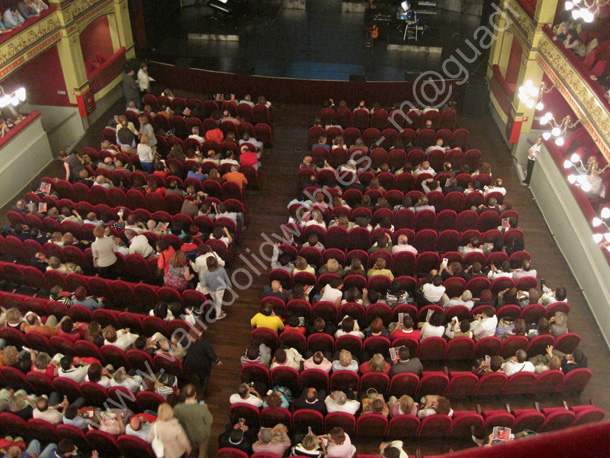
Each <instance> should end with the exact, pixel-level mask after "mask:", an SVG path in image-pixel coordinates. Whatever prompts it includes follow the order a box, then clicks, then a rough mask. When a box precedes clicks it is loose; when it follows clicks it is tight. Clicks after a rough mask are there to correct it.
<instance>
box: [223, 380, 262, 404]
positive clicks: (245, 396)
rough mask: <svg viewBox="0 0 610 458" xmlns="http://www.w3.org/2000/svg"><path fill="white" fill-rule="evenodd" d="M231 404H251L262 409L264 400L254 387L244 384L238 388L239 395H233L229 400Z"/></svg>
mask: <svg viewBox="0 0 610 458" xmlns="http://www.w3.org/2000/svg"><path fill="white" fill-rule="evenodd" d="M229 403H231V404H237V403H240V404H250V405H252V406H254V407H259V408H260V407H262V406H263V398H262V397H261V395H260V394H259V393H258V391H256V389H254V387H253V386H250V385H248V384H247V383H242V384H240V385H239V386H238V387H237V393H234V394H232V395H231V397H230V398H229Z"/></svg>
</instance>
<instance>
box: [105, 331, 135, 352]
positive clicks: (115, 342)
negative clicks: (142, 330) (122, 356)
mask: <svg viewBox="0 0 610 458" xmlns="http://www.w3.org/2000/svg"><path fill="white" fill-rule="evenodd" d="M103 334H104V345H112V346H114V347H118V348H120V349H121V350H127V349H129V347H131V346H132V345H133V343H134V342H135V341H136V339H137V338H138V335H137V334H132V333H131V332H130V330H129V328H125V329H119V330H118V331H117V330H116V329H114V327H113V326H106V327H105V328H104V331H103Z"/></svg>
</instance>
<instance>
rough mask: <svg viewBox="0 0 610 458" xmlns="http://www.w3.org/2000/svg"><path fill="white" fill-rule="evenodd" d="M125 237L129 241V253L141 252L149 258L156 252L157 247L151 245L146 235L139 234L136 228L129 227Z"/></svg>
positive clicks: (141, 254) (140, 253)
mask: <svg viewBox="0 0 610 458" xmlns="http://www.w3.org/2000/svg"><path fill="white" fill-rule="evenodd" d="M125 237H126V238H127V241H128V242H129V254H139V255H140V256H143V257H144V258H149V257H151V256H152V255H154V254H155V249H154V248H153V247H152V246H150V243H148V239H147V238H146V236H145V235H143V234H139V235H138V234H136V232H135V231H134V230H132V229H127V230H126V231H125Z"/></svg>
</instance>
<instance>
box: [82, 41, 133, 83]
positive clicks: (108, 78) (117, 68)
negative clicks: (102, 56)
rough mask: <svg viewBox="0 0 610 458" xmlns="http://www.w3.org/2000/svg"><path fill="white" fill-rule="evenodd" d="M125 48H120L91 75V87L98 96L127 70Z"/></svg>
mask: <svg viewBox="0 0 610 458" xmlns="http://www.w3.org/2000/svg"><path fill="white" fill-rule="evenodd" d="M126 62H127V59H126V57H125V48H120V49H119V50H118V51H117V52H115V53H114V54H113V55H112V56H110V57H109V58H108V59H107V60H106V62H104V63H103V64H102V65H100V66H99V67H98V68H96V69H95V70H94V71H93V72H92V73H91V75H89V87H90V88H91V92H92V93H93V94H96V93H98V92H100V91H101V90H102V89H104V88H105V87H106V86H108V85H109V84H110V83H112V82H113V81H114V80H115V79H116V78H117V77H118V76H119V75H121V73H123V71H124V70H125V63H126Z"/></svg>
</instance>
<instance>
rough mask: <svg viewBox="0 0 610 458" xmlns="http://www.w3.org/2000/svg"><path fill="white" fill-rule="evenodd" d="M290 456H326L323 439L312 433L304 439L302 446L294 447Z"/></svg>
mask: <svg viewBox="0 0 610 458" xmlns="http://www.w3.org/2000/svg"><path fill="white" fill-rule="evenodd" d="M290 455H291V456H304V457H308V458H322V457H323V456H324V449H323V448H322V444H321V439H320V438H318V436H316V435H315V434H313V433H312V432H311V431H310V432H309V433H307V434H306V435H305V437H303V440H302V441H301V443H300V444H297V445H295V446H294V447H292V449H291V450H290Z"/></svg>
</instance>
